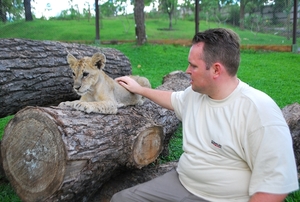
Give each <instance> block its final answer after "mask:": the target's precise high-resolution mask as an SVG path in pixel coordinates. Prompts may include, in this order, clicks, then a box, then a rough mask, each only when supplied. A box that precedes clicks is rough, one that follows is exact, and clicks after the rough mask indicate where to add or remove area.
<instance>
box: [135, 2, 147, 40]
mask: <svg viewBox="0 0 300 202" xmlns="http://www.w3.org/2000/svg"><path fill="white" fill-rule="evenodd" d="M144 7H145V4H144V1H143V0H135V1H134V10H133V11H134V20H135V35H136V40H137V45H143V44H144V43H145V42H146V41H147V38H146V28H145V14H144Z"/></svg>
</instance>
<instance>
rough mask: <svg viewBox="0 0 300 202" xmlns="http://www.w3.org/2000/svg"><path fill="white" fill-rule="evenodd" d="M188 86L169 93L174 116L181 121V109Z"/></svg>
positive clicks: (183, 106)
mask: <svg viewBox="0 0 300 202" xmlns="http://www.w3.org/2000/svg"><path fill="white" fill-rule="evenodd" d="M190 90H191V89H190V87H189V88H187V89H186V90H185V91H178V92H173V93H172V95H171V104H172V106H173V108H174V112H175V114H176V117H177V118H178V119H179V120H181V121H182V111H183V110H184V109H185V106H186V102H185V100H186V99H187V98H186V97H187V95H188V93H189V91H190Z"/></svg>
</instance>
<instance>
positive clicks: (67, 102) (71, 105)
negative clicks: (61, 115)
mask: <svg viewBox="0 0 300 202" xmlns="http://www.w3.org/2000/svg"><path fill="white" fill-rule="evenodd" d="M78 102H80V101H79V100H76V101H71V102H70V101H66V102H61V103H59V105H58V107H60V108H63V109H66V108H69V107H71V108H74V105H75V104H77V103H78Z"/></svg>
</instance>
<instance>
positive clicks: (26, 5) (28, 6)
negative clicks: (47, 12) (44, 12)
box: [24, 0, 33, 21]
mask: <svg viewBox="0 0 300 202" xmlns="http://www.w3.org/2000/svg"><path fill="white" fill-rule="evenodd" d="M30 1H31V0H24V8H25V21H32V20H33V18H32V13H31V3H30Z"/></svg>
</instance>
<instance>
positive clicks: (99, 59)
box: [92, 52, 106, 69]
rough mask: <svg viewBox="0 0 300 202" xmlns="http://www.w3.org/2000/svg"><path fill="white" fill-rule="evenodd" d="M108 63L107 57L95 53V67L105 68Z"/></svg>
mask: <svg viewBox="0 0 300 202" xmlns="http://www.w3.org/2000/svg"><path fill="white" fill-rule="evenodd" d="M105 63H106V57H105V55H104V54H102V53H99V52H98V53H95V54H94V55H93V56H92V64H93V65H95V66H96V67H97V68H98V69H102V68H104V66H105Z"/></svg>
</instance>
